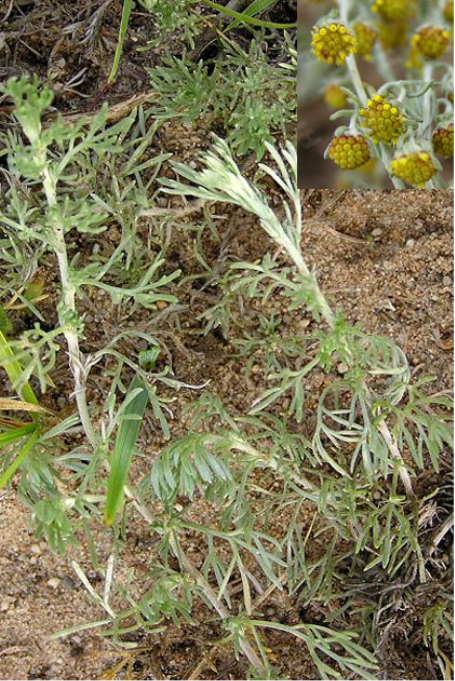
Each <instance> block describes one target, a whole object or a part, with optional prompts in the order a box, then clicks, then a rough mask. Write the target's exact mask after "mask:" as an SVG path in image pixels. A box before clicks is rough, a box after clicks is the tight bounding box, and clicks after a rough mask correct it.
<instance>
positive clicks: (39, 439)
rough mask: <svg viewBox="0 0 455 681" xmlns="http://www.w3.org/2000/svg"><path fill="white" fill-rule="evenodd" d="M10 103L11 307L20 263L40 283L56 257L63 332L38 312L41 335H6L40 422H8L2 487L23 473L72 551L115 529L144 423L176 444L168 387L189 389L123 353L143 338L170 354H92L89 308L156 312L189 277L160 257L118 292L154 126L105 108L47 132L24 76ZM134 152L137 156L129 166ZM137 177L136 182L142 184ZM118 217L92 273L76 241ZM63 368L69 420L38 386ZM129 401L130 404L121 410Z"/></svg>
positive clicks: (39, 507) (49, 530)
mask: <svg viewBox="0 0 455 681" xmlns="http://www.w3.org/2000/svg"><path fill="white" fill-rule="evenodd" d="M4 93H5V94H6V95H9V96H10V97H11V98H12V99H13V102H14V118H15V121H16V127H15V128H13V129H10V130H9V131H8V133H7V134H6V133H3V134H2V143H3V150H2V155H4V156H6V160H7V166H8V169H7V170H6V171H4V176H5V178H6V180H7V190H6V192H5V193H4V196H3V197H2V202H1V206H0V233H1V234H2V237H3V238H2V251H1V257H2V260H3V262H4V263H5V264H6V267H7V269H6V270H5V271H7V272H8V277H5V280H4V282H3V286H4V288H3V287H2V289H3V290H2V296H7V295H9V294H13V292H14V285H15V284H16V286H18V287H19V285H20V283H23V282H20V281H19V280H20V279H21V277H22V276H23V275H24V269H23V263H22V258H21V254H22V255H24V254H26V253H29V254H30V257H29V261H31V262H32V263H33V261H34V265H33V264H32V267H31V269H30V271H29V274H31V275H33V273H34V271H35V270H36V269H37V268H38V266H39V264H40V263H41V261H43V260H44V259H46V258H48V257H49V256H50V255H52V256H53V257H55V260H56V263H57V272H58V293H57V303H56V312H57V324H56V326H55V328H53V329H51V330H49V329H48V328H46V324H45V321H46V320H45V319H44V318H43V317H42V315H41V314H40V313H39V311H38V310H37V308H34V309H35V311H36V313H37V321H36V322H35V324H34V328H33V330H32V331H28V332H24V333H22V334H21V335H20V336H19V337H15V335H14V334H11V335H9V336H8V335H7V336H5V335H3V334H0V362H1V365H2V367H3V368H4V370H5V371H6V373H7V375H8V376H9V378H10V381H11V383H12V385H13V388H14V389H15V390H16V391H17V393H18V395H19V396H20V397H21V399H22V400H23V401H24V402H25V404H24V403H21V404H18V403H16V404H12V405H11V404H10V403H8V406H9V408H13V409H14V408H17V409H19V410H22V411H23V410H25V411H29V412H30V413H31V414H32V416H33V417H34V422H33V423H29V422H27V423H23V424H20V426H21V427H20V428H18V427H17V426H18V424H17V423H14V422H9V421H8V420H7V421H2V431H3V430H5V432H2V434H1V435H0V443H1V444H2V445H5V446H6V445H8V449H7V454H6V455H5V456H4V457H3V458H2V474H1V477H0V484H1V486H3V485H5V484H7V483H8V482H9V481H10V480H11V479H12V477H13V476H14V475H15V474H16V473H17V471H18V470H20V483H19V493H20V495H21V497H22V499H23V500H24V501H25V503H27V505H29V506H30V507H31V509H32V511H33V514H34V517H35V520H36V524H37V528H38V529H37V531H38V534H44V535H45V536H46V537H47V539H48V540H49V541H50V544H51V546H52V548H53V549H55V550H64V549H65V546H66V544H67V543H68V542H70V541H74V540H75V535H76V529H77V527H78V524H80V523H82V524H84V525H86V526H87V525H88V523H89V519H90V518H91V517H92V516H94V517H98V516H100V514H101V513H102V510H103V505H104V510H105V520H106V522H107V523H108V524H110V523H112V522H113V520H114V517H115V514H116V513H117V511H118V509H119V506H120V504H121V502H122V499H123V487H124V484H125V479H126V474H127V471H128V468H129V465H130V462H131V455H132V453H133V449H134V445H135V440H136V437H137V427H136V423H137V421H136V423H135V421H134V419H137V418H140V416H141V415H142V414H143V411H144V408H145V403H146V402H147V400H148V401H150V403H151V404H152V407H153V411H154V416H155V418H156V419H157V422H158V424H159V425H160V427H161V428H162V430H163V431H164V434H165V435H166V436H168V435H169V428H168V424H167V418H166V410H167V406H166V400H163V399H161V398H160V397H159V394H158V393H157V387H158V385H159V383H162V384H165V385H168V386H172V387H178V386H179V383H178V382H177V381H175V380H174V379H171V378H170V377H168V375H167V374H168V368H165V369H164V370H163V371H155V370H153V366H154V363H152V365H151V366H150V362H148V365H147V366H145V365H144V362H142V361H141V356H140V355H139V354H138V353H137V352H136V353H134V355H126V354H125V353H124V352H123V351H122V349H121V347H122V343H125V342H130V343H131V342H133V343H135V342H137V340H139V339H141V340H142V342H144V341H145V342H146V343H147V344H148V345H149V350H148V352H147V354H148V355H150V353H151V352H153V353H155V355H157V354H158V352H159V344H158V341H157V340H156V338H155V337H153V336H151V335H150V334H146V333H142V332H137V331H135V330H131V331H126V332H123V333H121V334H117V335H115V336H114V335H113V336H112V338H110V339H109V340H108V342H107V344H106V345H105V346H104V347H101V348H100V349H98V350H97V351H94V352H93V353H90V354H86V353H84V352H83V351H82V350H81V339H83V338H84V328H85V324H84V315H82V314H81V312H80V311H79V305H78V301H79V300H80V299H81V298H86V299H87V297H88V294H89V292H91V291H93V290H95V291H96V290H97V291H99V292H100V293H101V295H104V300H106V301H107V300H110V301H111V304H115V305H117V306H122V305H125V304H128V305H130V306H131V305H132V306H134V307H136V308H137V307H139V306H142V307H146V308H150V309H151V310H153V309H154V308H155V306H156V302H157V301H166V302H167V303H173V302H176V298H175V297H174V296H173V295H171V294H169V293H168V291H167V288H168V286H169V284H170V283H171V282H172V281H173V280H174V279H175V278H176V277H177V276H178V274H179V273H178V272H177V271H176V272H173V273H171V274H166V275H161V274H160V268H161V267H162V265H163V263H164V259H163V257H162V254H158V255H154V257H153V258H150V260H148V262H147V265H146V266H141V268H140V269H141V272H140V275H139V277H138V278H137V280H136V281H135V282H134V283H131V285H129V286H117V285H116V284H115V276H116V273H118V270H119V269H120V270H124V271H125V270H127V269H128V266H129V264H131V260H132V258H133V256H134V257H136V258H139V255H138V254H137V253H136V252H135V249H136V245H135V244H136V237H135V232H136V230H137V216H138V212H139V211H140V209H141V207H143V206H144V205H145V201H146V198H145V197H146V189H147V187H146V185H144V182H143V181H142V178H141V177H139V174H138V172H137V170H136V168H137V167H138V166H139V158H140V155H141V154H142V153H143V150H144V148H145V147H146V146H147V143H148V141H149V140H148V139H147V135H148V134H149V133H146V132H145V129H144V126H143V123H142V124H139V125H138V124H137V123H136V113H135V112H134V113H133V114H132V115H130V116H129V117H128V118H126V119H124V120H122V121H120V122H119V123H117V124H115V125H113V126H110V127H106V125H105V121H106V108H103V109H102V110H101V111H100V112H99V114H98V115H97V116H95V118H94V120H93V121H92V123H91V124H90V125H88V124H87V122H86V121H85V120H84V119H81V120H80V121H79V122H78V123H77V124H76V125H68V124H66V123H64V122H63V120H62V119H60V118H57V119H56V120H55V121H53V122H50V123H48V124H43V120H42V119H43V114H44V113H45V112H46V110H47V109H48V107H49V105H50V104H51V101H52V92H51V91H50V90H49V89H48V88H43V89H40V88H39V87H38V83H37V81H36V80H30V79H29V78H28V77H23V78H21V79H20V80H10V81H9V82H8V84H7V86H6V87H5V89H4ZM140 128H142V131H143V135H142V136H141V135H140V134H139V133H140ZM155 129H156V128H155ZM152 130H154V129H153V126H152ZM129 133H130V134H132V136H131V137H128V134H129ZM125 151H128V152H129V154H130V156H129V157H128V156H127V157H126V159H125ZM122 155H123V157H122ZM162 160H163V157H160V156H159V157H157V158H155V159H151V160H149V161H147V162H145V163H142V164H141V169H142V170H143V169H144V168H148V169H151V171H152V177H153V170H154V166H157V168H158V167H159V165H160V163H161V162H162ZM131 163H132V164H133V165H131ZM135 175H136V178H135V179H136V181H131V176H133V177H134V176H135ZM106 176H107V178H108V187H106V186H105V185H106ZM97 190H98V192H99V193H97ZM112 217H115V218H116V219H117V221H118V223H119V224H120V225H121V226H122V233H121V236H120V242H119V244H118V245H117V246H116V247H115V248H114V249H113V250H112V253H111V254H110V255H109V256H108V257H105V256H103V255H102V254H99V253H98V251H97V250H96V249H94V252H93V254H92V257H91V258H90V259H89V260H88V262H87V263H86V264H81V263H80V259H79V255H78V253H77V252H75V249H74V244H75V238H77V237H79V238H81V237H85V238H87V239H93V238H94V237H96V236H97V235H100V234H102V233H103V232H105V231H106V229H107V225H108V224H109V221H110V220H111V219H112ZM25 274H26V272H25ZM108 278H109V279H108ZM134 307H133V309H134ZM65 346H66V347H65ZM62 357H67V362H68V372H69V385H70V394H68V395H66V396H65V397H66V399H67V400H68V403H69V405H70V406H72V405H74V406H73V409H71V408H70V414H65V413H64V412H65V410H63V413H62V414H60V413H58V414H57V413H51V412H49V410H46V409H44V408H41V407H40V406H39V401H40V400H39V399H38V397H37V395H36V394H35V393H34V392H33V390H32V388H31V385H30V381H34V382H36V380H38V385H39V390H40V393H41V394H44V393H45V392H46V390H47V389H48V388H49V386H52V385H53V383H52V379H51V373H52V369H53V368H54V366H55V364H56V361H57V358H59V360H60V361H61V359H62ZM108 359H109V362H110V368H109V370H108V372H109V373H110V374H111V385H110V388H109V390H108V394H107V398H106V402H105V404H104V405H103V407H102V408H101V409H100V407H99V406H95V405H91V404H89V401H88V399H87V382H88V379H89V376H90V372H91V371H92V370H93V368H94V367H95V366H96V365H98V364H101V365H103V363H104V362H105V360H108ZM112 367H114V368H113V369H112ZM128 373H129V374H131V373H132V374H133V376H134V378H133V380H132V381H131V382H130V384H129V386H128V385H127V383H125V380H126V377H127V376H128ZM122 394H123V395H125V397H124V400H123V404H120V405H119V404H118V401H119V395H120V396H121V395H122ZM31 403H32V404H33V406H32V407H31V406H29V405H30V404H31ZM74 407H75V409H74ZM132 407H134V408H133V410H132ZM2 408H3V409H5V406H3V407H2ZM31 410H33V411H31ZM71 412H73V413H71ZM95 423H96V425H95ZM77 430H79V431H82V433H83V435H84V437H85V440H84V441H83V444H82V445H81V446H80V447H77V448H76V449H74V450H72V451H70V452H67V453H64V454H62V453H61V452H59V446H61V442H62V441H61V440H60V439H59V436H61V435H63V434H65V433H67V434H68V433H73V432H75V431H77ZM114 440H115V445H114ZM12 445H14V446H12ZM112 450H113V452H112ZM111 452H112V454H111ZM107 464H108V465H109V466H111V469H112V470H111V477H110V481H109V485H108V493H107V497H106V494H105V493H104V491H103V489H102V486H103V485H104V482H103V481H102V480H101V479H100V478H99V474H100V472H101V471H102V469H103V467H105V466H106V465H107ZM59 469H60V470H61V471H62V470H64V469H66V470H67V472H68V471H69V472H70V475H71V477H70V481H71V482H74V481H75V482H77V487H76V489H75V490H74V489H73V488H72V486H71V484H70V485H68V486H67V485H64V484H63V483H62V479H61V475H60V473H59V472H58V471H59Z"/></svg>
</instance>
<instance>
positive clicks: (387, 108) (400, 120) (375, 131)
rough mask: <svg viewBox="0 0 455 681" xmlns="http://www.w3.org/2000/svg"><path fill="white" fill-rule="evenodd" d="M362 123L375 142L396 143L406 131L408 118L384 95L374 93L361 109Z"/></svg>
mask: <svg viewBox="0 0 455 681" xmlns="http://www.w3.org/2000/svg"><path fill="white" fill-rule="evenodd" d="M359 114H360V117H361V119H362V120H361V125H362V127H364V128H368V129H369V130H371V132H369V133H368V135H369V137H371V138H372V140H373V142H374V143H375V144H378V143H379V142H384V143H385V144H396V142H397V140H398V139H399V138H400V137H401V135H402V134H403V133H404V132H405V129H406V119H405V117H404V116H403V114H402V113H401V111H400V110H399V109H398V108H397V107H396V106H392V105H391V104H389V102H388V101H387V100H386V99H385V98H384V97H382V95H374V97H373V98H372V99H370V100H368V103H367V106H366V108H364V109H359Z"/></svg>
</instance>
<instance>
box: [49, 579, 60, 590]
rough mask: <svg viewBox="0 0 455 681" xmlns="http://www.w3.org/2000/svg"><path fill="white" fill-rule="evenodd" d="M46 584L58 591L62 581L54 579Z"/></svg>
mask: <svg viewBox="0 0 455 681" xmlns="http://www.w3.org/2000/svg"><path fill="white" fill-rule="evenodd" d="M46 584H47V585H48V586H50V587H51V588H52V589H57V587H58V586H59V585H60V580H59V578H58V577H52V579H48V580H47V582H46Z"/></svg>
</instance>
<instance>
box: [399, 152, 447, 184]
mask: <svg viewBox="0 0 455 681" xmlns="http://www.w3.org/2000/svg"><path fill="white" fill-rule="evenodd" d="M390 172H391V174H392V175H395V177H399V178H400V180H403V181H404V182H407V183H408V184H410V185H412V186H413V187H417V188H418V189H422V188H423V187H424V186H425V184H426V183H427V182H428V180H431V178H432V177H433V175H435V173H436V172H437V168H436V166H435V164H434V161H433V159H432V158H431V156H430V154H427V153H426V152H425V151H414V152H411V153H408V154H403V155H401V156H396V157H395V158H394V159H393V161H392V162H391V163H390Z"/></svg>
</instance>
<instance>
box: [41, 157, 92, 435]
mask: <svg viewBox="0 0 455 681" xmlns="http://www.w3.org/2000/svg"><path fill="white" fill-rule="evenodd" d="M43 186H44V191H45V194H46V199H47V203H48V206H49V208H50V209H51V210H52V209H54V210H55V209H56V207H57V193H56V187H55V181H54V179H53V178H52V175H51V173H50V171H49V168H47V167H46V168H45V170H44V171H43ZM52 229H53V236H54V250H55V254H56V256H57V262H58V267H59V273H60V283H61V287H62V300H61V308H60V310H59V322H60V324H61V326H62V327H63V328H64V332H63V333H64V336H65V339H66V342H67V345H68V356H69V364H70V369H71V373H72V374H73V378H74V395H75V398H76V404H77V408H78V411H79V416H80V419H81V423H82V427H83V429H84V432H85V434H86V436H87V439H88V441H89V442H90V444H91V445H92V447H94V448H95V447H96V446H97V441H98V438H97V436H96V433H95V431H94V428H93V424H92V420H91V418H90V414H89V410H88V405H87V396H86V388H85V378H86V377H85V369H84V361H83V357H82V353H81V350H80V347H79V338H78V335H77V333H76V332H75V331H74V329H73V328H71V326H69V325H68V323H67V320H66V319H65V315H68V314H70V315H72V316H75V315H76V302H75V299H76V288H75V286H74V284H73V283H72V281H71V276H70V266H69V262H68V253H67V249H66V242H65V234H64V231H63V226H62V225H61V223H60V222H59V221H58V217H57V218H54V219H53V221H52Z"/></svg>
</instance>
